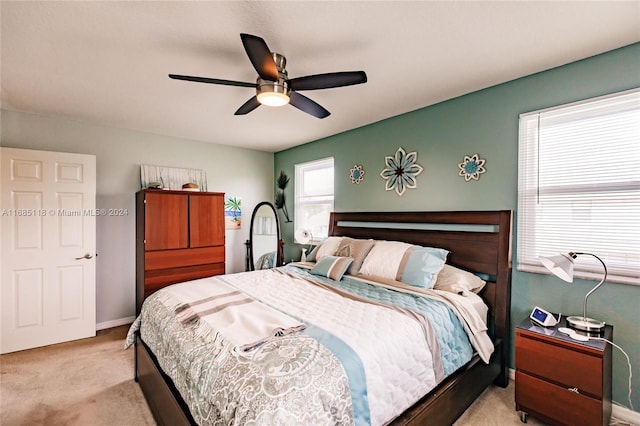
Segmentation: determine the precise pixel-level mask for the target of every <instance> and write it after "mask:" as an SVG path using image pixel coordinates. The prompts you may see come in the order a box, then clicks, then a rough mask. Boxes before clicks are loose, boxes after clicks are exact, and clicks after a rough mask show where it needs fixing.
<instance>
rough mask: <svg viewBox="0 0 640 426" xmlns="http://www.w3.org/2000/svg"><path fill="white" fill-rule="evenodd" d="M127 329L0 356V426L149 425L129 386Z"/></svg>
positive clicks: (146, 412) (139, 400)
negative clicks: (126, 348)
mask: <svg viewBox="0 0 640 426" xmlns="http://www.w3.org/2000/svg"><path fill="white" fill-rule="evenodd" d="M127 329H128V327H117V328H112V329H109V330H103V331H100V332H98V335H97V336H96V337H94V338H90V339H83V340H77V341H74V342H69V343H61V344H59V345H52V346H47V347H43V348H37V349H31V350H27V351H21V352H15V353H11V354H5V355H1V356H0V370H1V372H2V375H1V376H0V380H1V382H0V412H1V414H0V424H1V425H2V426H14V425H15V426H17V425H25V426H26V425H29V426H36V425H47V426H49V425H51V426H54V425H55V426H58V425H60V426H62V425H82V426H102V425H105V426H119V425H122V426H125V425H131V426H133V425H140V426H142V425H155V422H154V421H153V417H152V415H151V412H150V411H149V408H148V407H147V404H146V401H145V399H144V396H143V395H142V391H141V390H140V387H139V386H138V384H137V383H136V382H135V381H134V380H133V349H129V350H127V351H125V350H124V337H125V336H126V332H127Z"/></svg>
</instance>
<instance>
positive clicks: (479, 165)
mask: <svg viewBox="0 0 640 426" xmlns="http://www.w3.org/2000/svg"><path fill="white" fill-rule="evenodd" d="M485 162H486V160H484V159H482V158H480V155H478V154H473V155H471V156H467V155H465V156H464V160H463V161H462V163H459V164H458V168H459V169H460V173H458V176H463V177H464V180H465V182H469V181H470V180H471V179H473V180H478V179H480V175H481V174H483V173H484V172H486V171H487V170H486V169H485V168H484V163H485Z"/></svg>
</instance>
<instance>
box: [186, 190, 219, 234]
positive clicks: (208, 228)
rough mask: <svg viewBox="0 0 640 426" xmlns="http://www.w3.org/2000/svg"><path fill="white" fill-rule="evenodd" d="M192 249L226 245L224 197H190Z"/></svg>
mask: <svg viewBox="0 0 640 426" xmlns="http://www.w3.org/2000/svg"><path fill="white" fill-rule="evenodd" d="M189 224H190V240H191V247H210V246H218V245H224V197H223V196H222V195H220V196H198V195H194V196H190V197H189Z"/></svg>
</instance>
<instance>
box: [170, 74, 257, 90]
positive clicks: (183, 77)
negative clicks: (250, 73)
mask: <svg viewBox="0 0 640 426" xmlns="http://www.w3.org/2000/svg"><path fill="white" fill-rule="evenodd" d="M169 77H170V78H173V79H174V80H185V81H195V82H197V83H211V84H223V85H225V86H240V87H253V88H256V87H258V85H257V84H256V83H245V82H244V81H233V80H220V79H218V78H206V77H192V76H190V75H178V74H169Z"/></svg>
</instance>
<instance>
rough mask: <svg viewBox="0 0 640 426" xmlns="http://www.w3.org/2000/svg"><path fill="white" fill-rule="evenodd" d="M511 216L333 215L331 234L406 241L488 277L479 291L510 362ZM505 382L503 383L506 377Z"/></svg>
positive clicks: (489, 213) (494, 334) (480, 213)
mask: <svg viewBox="0 0 640 426" xmlns="http://www.w3.org/2000/svg"><path fill="white" fill-rule="evenodd" d="M511 225H512V212H511V211H510V210H499V211H455V212H374V213H370V212H366V213H365V212H351V213H336V212H334V213H331V218H330V221H329V235H332V236H333V235H335V236H345V237H351V238H371V239H375V240H389V241H404V242H407V243H410V244H417V245H421V246H430V247H440V248H444V249H447V250H449V252H450V253H449V256H448V258H447V263H449V264H451V265H453V266H457V267H459V268H462V269H466V270H468V271H471V272H475V273H480V274H485V275H488V276H489V280H487V285H486V286H485V288H484V289H483V291H482V292H481V294H480V295H481V296H482V298H483V299H484V300H485V301H486V303H487V305H488V306H489V326H490V331H491V334H492V337H493V338H494V341H497V342H500V341H501V345H500V346H501V351H502V357H503V364H505V366H504V368H505V371H504V372H503V373H504V375H506V363H508V362H509V336H510V325H509V319H510V308H511ZM504 380H507V378H506V377H505V378H504Z"/></svg>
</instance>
